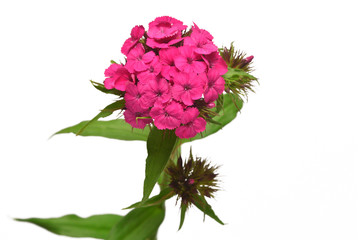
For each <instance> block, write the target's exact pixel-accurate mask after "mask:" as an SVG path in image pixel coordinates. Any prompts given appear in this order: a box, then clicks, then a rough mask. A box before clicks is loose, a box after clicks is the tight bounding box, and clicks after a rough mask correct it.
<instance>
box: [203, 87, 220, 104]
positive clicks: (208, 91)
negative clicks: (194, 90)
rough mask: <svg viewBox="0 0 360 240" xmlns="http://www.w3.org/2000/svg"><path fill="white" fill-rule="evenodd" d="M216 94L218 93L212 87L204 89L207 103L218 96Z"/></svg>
mask: <svg viewBox="0 0 360 240" xmlns="http://www.w3.org/2000/svg"><path fill="white" fill-rule="evenodd" d="M218 96H219V94H218V93H217V91H216V90H215V89H214V88H208V89H206V90H205V93H204V99H205V102H207V103H209V102H213V101H215V100H216V99H217V98H218Z"/></svg>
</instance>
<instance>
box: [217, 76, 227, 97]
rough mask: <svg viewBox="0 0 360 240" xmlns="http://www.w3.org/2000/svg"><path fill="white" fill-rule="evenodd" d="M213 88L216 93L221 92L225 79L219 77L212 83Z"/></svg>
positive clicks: (223, 88)
mask: <svg viewBox="0 0 360 240" xmlns="http://www.w3.org/2000/svg"><path fill="white" fill-rule="evenodd" d="M214 88H215V90H216V91H217V93H218V94H221V93H222V92H223V91H224V90H225V80H224V79H223V78H222V77H219V78H218V79H217V80H216V82H215V84H214Z"/></svg>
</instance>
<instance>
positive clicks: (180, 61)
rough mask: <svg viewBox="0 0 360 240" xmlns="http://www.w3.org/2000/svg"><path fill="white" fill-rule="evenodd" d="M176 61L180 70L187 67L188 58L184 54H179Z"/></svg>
mask: <svg viewBox="0 0 360 240" xmlns="http://www.w3.org/2000/svg"><path fill="white" fill-rule="evenodd" d="M174 62H175V66H176V67H177V68H178V69H179V70H180V71H184V69H185V67H186V66H187V65H188V62H187V60H186V58H185V57H183V56H181V55H180V56H177V57H175V59H174Z"/></svg>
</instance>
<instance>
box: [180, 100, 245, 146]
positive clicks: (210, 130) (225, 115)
mask: <svg viewBox="0 0 360 240" xmlns="http://www.w3.org/2000/svg"><path fill="white" fill-rule="evenodd" d="M234 101H235V103H236V105H235V104H234ZM242 106H243V101H242V100H241V99H240V98H238V99H233V96H231V95H230V94H224V99H223V111H222V112H220V113H219V116H215V117H214V118H213V121H215V122H217V123H220V125H219V124H214V123H208V124H207V125H206V130H205V131H204V132H202V133H201V134H198V135H196V136H195V137H193V138H191V139H184V140H183V142H192V141H195V140H198V139H202V138H206V137H207V136H210V135H212V134H214V133H216V132H217V131H219V130H220V129H222V128H223V127H224V126H226V125H227V124H228V123H230V122H231V121H232V120H234V119H235V118H236V116H237V114H238V112H239V110H240V109H241V108H242Z"/></svg>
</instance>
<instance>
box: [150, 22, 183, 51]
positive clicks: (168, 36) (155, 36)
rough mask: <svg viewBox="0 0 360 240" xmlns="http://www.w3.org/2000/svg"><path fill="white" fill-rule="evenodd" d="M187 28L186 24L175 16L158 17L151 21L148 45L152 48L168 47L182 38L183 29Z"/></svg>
mask: <svg viewBox="0 0 360 240" xmlns="http://www.w3.org/2000/svg"><path fill="white" fill-rule="evenodd" d="M185 29H186V25H183V23H182V22H181V21H179V20H177V19H175V18H172V17H168V16H164V17H157V18H156V19H155V20H154V21H152V22H151V23H149V30H148V32H147V35H148V39H147V40H146V45H148V46H149V47H151V48H168V47H169V46H171V45H174V44H176V43H178V42H180V41H181V40H182V37H181V31H182V30H185Z"/></svg>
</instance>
